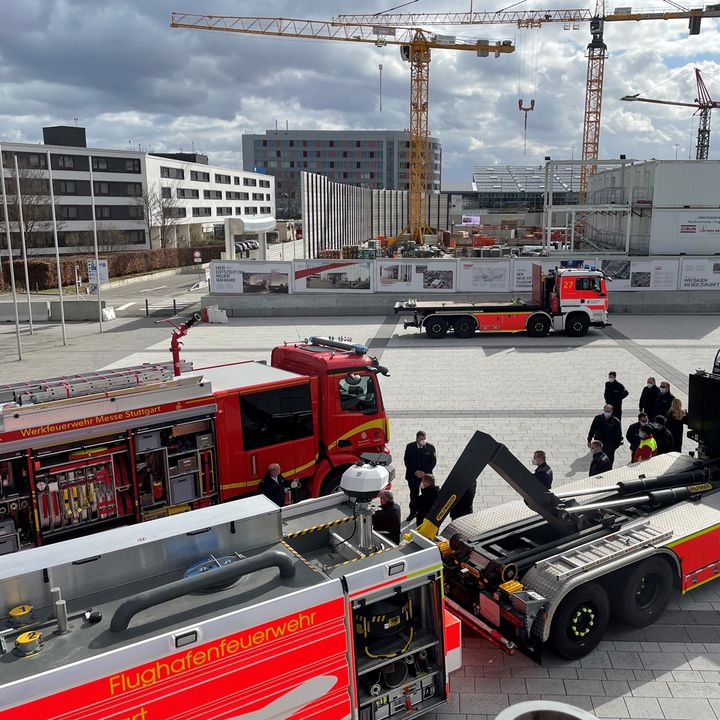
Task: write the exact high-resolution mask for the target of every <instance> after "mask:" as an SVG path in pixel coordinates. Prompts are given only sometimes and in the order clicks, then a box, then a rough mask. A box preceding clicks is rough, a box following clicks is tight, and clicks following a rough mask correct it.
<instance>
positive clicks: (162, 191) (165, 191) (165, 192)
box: [160, 187, 180, 198]
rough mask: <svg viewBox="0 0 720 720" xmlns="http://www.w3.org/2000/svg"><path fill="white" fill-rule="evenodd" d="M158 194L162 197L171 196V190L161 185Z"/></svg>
mask: <svg viewBox="0 0 720 720" xmlns="http://www.w3.org/2000/svg"><path fill="white" fill-rule="evenodd" d="M179 193H180V191H179V190H178V197H179ZM160 195H161V196H162V197H164V198H169V197H172V192H171V191H170V188H169V187H163V188H160Z"/></svg>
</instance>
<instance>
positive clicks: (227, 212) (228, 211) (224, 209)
mask: <svg viewBox="0 0 720 720" xmlns="http://www.w3.org/2000/svg"><path fill="white" fill-rule="evenodd" d="M216 212H217V214H218V215H232V208H231V207H219V208H218V209H217V211H216Z"/></svg>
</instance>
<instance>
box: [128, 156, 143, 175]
mask: <svg viewBox="0 0 720 720" xmlns="http://www.w3.org/2000/svg"><path fill="white" fill-rule="evenodd" d="M125 172H132V173H139V172H140V161H139V160H132V159H130V160H126V161H125Z"/></svg>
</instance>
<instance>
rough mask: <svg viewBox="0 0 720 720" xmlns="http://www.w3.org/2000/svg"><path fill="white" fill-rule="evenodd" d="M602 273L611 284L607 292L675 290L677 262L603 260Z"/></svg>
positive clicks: (625, 259) (624, 259)
mask: <svg viewBox="0 0 720 720" xmlns="http://www.w3.org/2000/svg"><path fill="white" fill-rule="evenodd" d="M600 267H601V269H602V271H603V272H604V273H605V274H606V275H607V276H608V277H610V278H612V282H611V283H610V285H609V286H608V290H609V291H610V292H612V291H613V290H675V289H677V282H678V270H679V268H680V261H679V260H630V259H628V258H617V259H611V260H603V261H602V262H601V264H600Z"/></svg>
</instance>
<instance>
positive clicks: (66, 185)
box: [57, 180, 76, 195]
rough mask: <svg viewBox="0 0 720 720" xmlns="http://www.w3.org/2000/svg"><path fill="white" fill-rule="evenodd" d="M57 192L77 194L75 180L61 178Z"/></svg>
mask: <svg viewBox="0 0 720 720" xmlns="http://www.w3.org/2000/svg"><path fill="white" fill-rule="evenodd" d="M57 192H58V194H59V195H75V193H76V190H75V181H74V180H59V181H58V184H57Z"/></svg>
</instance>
